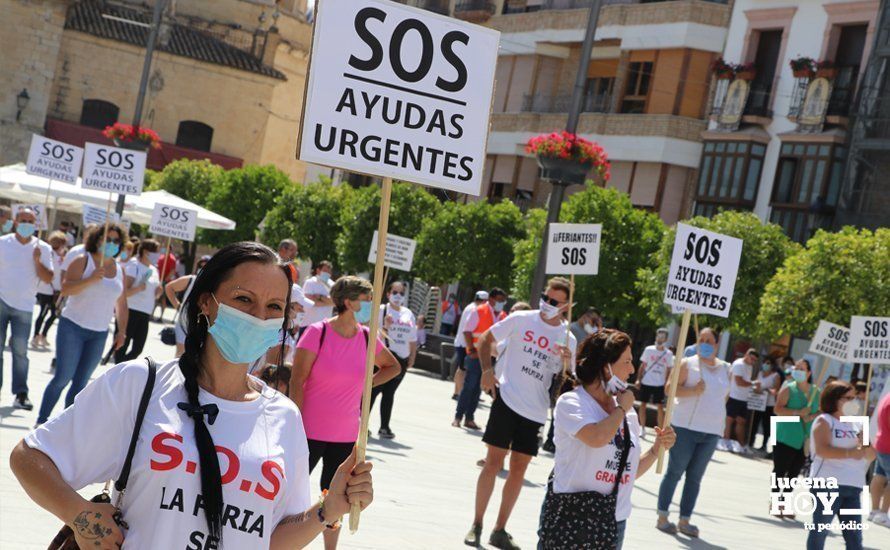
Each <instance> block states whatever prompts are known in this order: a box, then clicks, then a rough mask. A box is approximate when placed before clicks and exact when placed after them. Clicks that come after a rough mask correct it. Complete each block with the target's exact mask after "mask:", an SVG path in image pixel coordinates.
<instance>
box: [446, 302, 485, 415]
mask: <svg viewBox="0 0 890 550" xmlns="http://www.w3.org/2000/svg"><path fill="white" fill-rule="evenodd" d="M486 300H488V292H486V291H484V290H480V291H479V292H477V293H476V296H475V298H474V299H473V302H472V303H469V304H467V307H465V308H464V310H463V312H462V313H461V314H460V321H458V323H457V336H455V337H454V358H453V362H454V369H453V370H454V395H452V396H451V399H454V400H455V401H457V398H458V397H459V396H460V392H461V391H462V390H463V389H464V378H465V377H466V374H467V373H466V367H465V366H464V361H466V359H467V339H466V337H465V336H464V327H466V325H467V319H469V318H470V315H471V314H472V313H473V311H474V310H475V309H476V307H477V306H481V305H482V304H484V303H485V302H486Z"/></svg>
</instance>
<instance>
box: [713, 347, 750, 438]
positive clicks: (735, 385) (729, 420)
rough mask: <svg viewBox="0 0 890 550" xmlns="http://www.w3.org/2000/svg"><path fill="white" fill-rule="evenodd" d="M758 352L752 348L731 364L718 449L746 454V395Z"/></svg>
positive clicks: (748, 392)
mask: <svg viewBox="0 0 890 550" xmlns="http://www.w3.org/2000/svg"><path fill="white" fill-rule="evenodd" d="M759 359H760V354H758V353H757V350H755V349H754V348H751V349H749V350H748V351H746V352H745V355H744V356H742V357H741V358H739V359H736V360H735V361H734V362H733V364H732V372H731V374H732V379H731V380H730V384H729V399H727V400H726V428H725V429H724V430H723V439H722V440H721V441H720V443H718V444H717V448H718V449H720V450H727V451H730V452H733V453H739V454H746V452H747V451H746V449H745V447H744V445H745V443H746V439H747V436H748V431H747V429H746V428H747V425H748V396H749V395H750V394H751V387H752V386H753V385H754V383H753V382H751V375H752V374H753V372H754V366H755V365H757V361H758V360H759Z"/></svg>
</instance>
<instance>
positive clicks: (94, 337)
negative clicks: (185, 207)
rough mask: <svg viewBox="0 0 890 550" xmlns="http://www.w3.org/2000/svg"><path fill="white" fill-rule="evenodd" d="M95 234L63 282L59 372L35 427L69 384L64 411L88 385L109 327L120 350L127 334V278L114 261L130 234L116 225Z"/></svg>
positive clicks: (42, 403) (57, 340) (57, 371)
mask: <svg viewBox="0 0 890 550" xmlns="http://www.w3.org/2000/svg"><path fill="white" fill-rule="evenodd" d="M105 233H106V232H105V231H104V229H99V230H96V231H93V232H92V233H90V234H89V236H88V237H87V240H86V242H85V243H84V250H85V253H84V254H83V256H81V257H80V258H77V259H76V260H74V262H73V263H72V264H71V266H70V267H69V268H68V270H67V271H66V273H65V278H64V279H63V280H62V296H67V297H68V300H67V302H66V303H65V307H64V308H63V309H62V315H61V319H60V320H59V328H58V330H57V331H56V372H55V374H54V375H53V378H52V380H50V381H49V384H47V386H46V390H45V391H44V392H43V400H42V401H41V403H40V413H39V414H38V415H37V423H38V424H43V423H44V422H46V421H47V420H48V419H49V415H50V413H52V412H53V407H55V406H56V402H57V401H58V400H59V396H60V395H61V393H62V390H63V389H65V386H67V385H68V383H69V382H70V383H71V388H70V389H69V390H68V393H67V394H66V395H65V407H70V406H71V404H72V403H74V397H75V396H76V395H77V394H78V393H80V390H82V389H83V388H84V386H86V385H87V382H89V380H90V375H92V374H93V371H94V370H95V369H96V366H98V365H99V360H101V359H102V351H103V349H104V347H105V340H106V339H107V338H108V324H109V323H110V322H111V319H112V318H113V317H115V316H116V318H117V326H118V327H119V328H120V332H119V333H118V334H117V335H115V337H114V346H115V348H119V347H120V346H121V344H123V341H124V334H125V333H126V331H127V313H128V311H127V295H126V293H125V292H124V276H123V273H122V271H123V270H122V269H121V267H120V265H118V263H117V262H116V261H115V258H116V257H117V255H118V253H119V252H120V249H121V239H122V238H123V236H124V235H126V233H124V230H123V228H122V227H121V226H120V225H118V224H114V223H113V224H109V225H108V236H107V238H106V236H105Z"/></svg>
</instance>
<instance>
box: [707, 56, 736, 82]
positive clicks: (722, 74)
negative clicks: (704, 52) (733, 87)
mask: <svg viewBox="0 0 890 550" xmlns="http://www.w3.org/2000/svg"><path fill="white" fill-rule="evenodd" d="M711 72H712V73H714V76H715V77H716V78H717V80H732V78H733V77H734V76H735V71H734V70H733V67H732V65H731V64H729V63H727V62H726V61H725V60H724V59H723V58H722V57H718V58H717V59H715V60H714V62H713V63H711Z"/></svg>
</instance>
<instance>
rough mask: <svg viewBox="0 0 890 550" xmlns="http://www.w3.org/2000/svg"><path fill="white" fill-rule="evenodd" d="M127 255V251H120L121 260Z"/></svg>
mask: <svg viewBox="0 0 890 550" xmlns="http://www.w3.org/2000/svg"><path fill="white" fill-rule="evenodd" d="M127 257H128V256H127V253H126V252H121V255H120V259H121V260H126V259H127Z"/></svg>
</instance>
